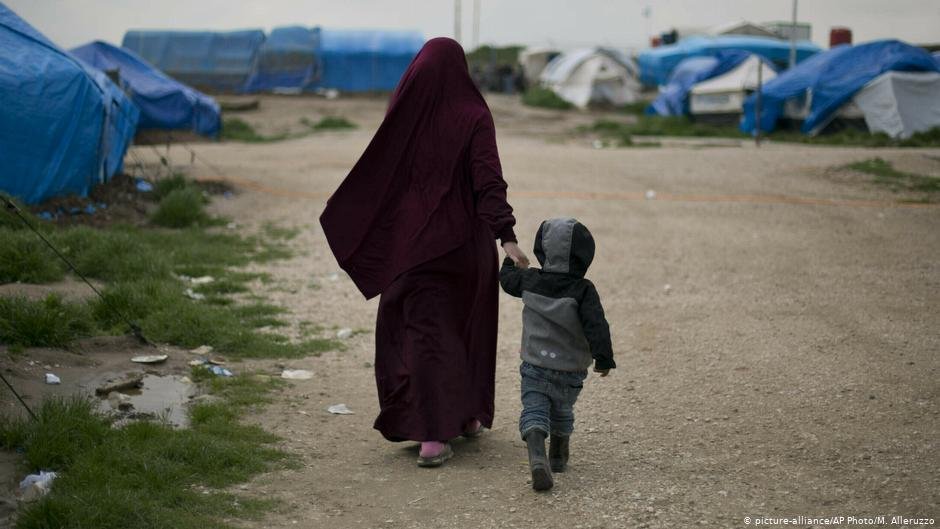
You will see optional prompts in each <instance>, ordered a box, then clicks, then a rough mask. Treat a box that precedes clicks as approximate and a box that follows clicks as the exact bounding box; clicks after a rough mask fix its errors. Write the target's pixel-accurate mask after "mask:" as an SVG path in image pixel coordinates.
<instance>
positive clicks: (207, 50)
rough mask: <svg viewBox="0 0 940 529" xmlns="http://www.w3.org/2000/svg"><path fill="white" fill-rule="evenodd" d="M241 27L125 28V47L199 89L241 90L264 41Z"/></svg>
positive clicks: (259, 34)
mask: <svg viewBox="0 0 940 529" xmlns="http://www.w3.org/2000/svg"><path fill="white" fill-rule="evenodd" d="M264 39H265V36H264V32H263V31H261V30H260V29H252V30H243V31H225V32H221V31H146V30H135V31H128V32H127V33H126V34H125V35H124V42H123V43H122V44H121V46H122V47H124V48H127V49H129V50H131V51H133V52H134V53H136V54H137V55H139V56H140V57H142V58H143V59H144V60H145V61H147V62H149V63H150V64H152V65H154V66H156V67H157V68H159V69H160V70H162V71H163V72H164V73H166V74H167V75H169V76H170V77H173V78H174V79H176V80H177V81H180V82H182V83H185V84H187V85H189V86H193V87H196V88H199V89H202V90H212V91H221V92H244V91H246V89H247V88H248V87H247V83H248V81H249V79H250V76H251V74H252V73H253V72H254V71H255V62H256V60H257V57H258V52H259V51H260V49H261V45H262V43H263V42H264Z"/></svg>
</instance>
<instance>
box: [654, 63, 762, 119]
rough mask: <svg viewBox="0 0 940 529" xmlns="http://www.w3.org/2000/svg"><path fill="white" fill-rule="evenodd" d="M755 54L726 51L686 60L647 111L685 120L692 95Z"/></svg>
mask: <svg viewBox="0 0 940 529" xmlns="http://www.w3.org/2000/svg"><path fill="white" fill-rule="evenodd" d="M750 56H751V54H750V53H748V52H746V51H741V50H723V51H720V52H718V53H717V54H715V55H714V56H706V57H689V58H687V59H683V60H682V62H680V63H679V65H678V66H676V68H675V69H674V70H673V71H672V75H670V77H669V83H668V84H667V85H666V86H664V87H662V88H660V89H659V96H657V97H656V99H655V100H654V101H653V103H652V104H650V106H649V107H647V109H646V113H647V114H656V115H660V116H684V115H686V114H688V113H689V91H690V90H692V87H693V86H695V85H696V84H698V83H701V82H702V81H707V80H709V79H711V78H712V77H718V76H719V75H722V74H724V73H727V72H729V71H731V70H733V69H734V68H735V67H737V66H738V65H739V64H741V63H742V62H744V61H745V60H746V59H747V58H748V57H750Z"/></svg>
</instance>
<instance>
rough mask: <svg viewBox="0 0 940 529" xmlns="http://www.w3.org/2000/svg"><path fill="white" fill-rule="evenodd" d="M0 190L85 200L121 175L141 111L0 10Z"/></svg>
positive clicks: (32, 198)
mask: <svg viewBox="0 0 940 529" xmlns="http://www.w3.org/2000/svg"><path fill="white" fill-rule="evenodd" d="M0 101H3V111H2V112H0V160H2V161H3V168H2V170H0V190H3V191H5V192H7V193H9V194H11V195H14V196H16V197H18V198H20V199H21V200H23V201H24V202H26V203H27V204H35V203H38V202H42V201H44V200H46V199H48V198H51V197H54V196H57V195H66V194H76V195H86V194H88V191H89V190H90V189H91V187H92V186H94V185H95V184H97V183H99V182H102V181H105V180H107V179H109V178H110V177H111V176H113V175H114V173H116V172H117V171H119V170H120V168H121V165H122V163H123V160H124V153H125V152H126V150H127V146H128V144H129V143H130V141H131V139H132V138H133V134H134V130H135V128H136V126H137V120H138V114H139V113H138V110H137V107H135V106H134V105H133V103H131V102H130V100H129V99H128V98H127V97H125V96H124V94H123V92H121V90H120V89H119V88H118V87H117V86H115V85H114V83H112V82H111V81H110V80H108V79H107V77H106V76H105V75H104V74H103V73H101V72H98V71H96V70H94V69H91V68H87V67H86V66H84V65H82V64H81V63H80V62H79V61H78V60H77V59H75V58H74V57H72V56H71V55H69V54H68V53H66V52H65V51H63V50H61V49H60V48H59V47H58V46H56V45H55V44H53V43H52V42H51V41H50V40H49V39H47V38H46V37H45V36H44V35H42V34H41V33H39V32H38V31H36V30H35V29H34V28H33V27H32V26H30V25H29V24H28V23H26V22H25V21H24V20H23V19H21V18H20V17H18V16H17V15H16V14H15V13H13V12H12V11H10V9H9V8H7V7H6V6H5V5H4V4H2V3H0Z"/></svg>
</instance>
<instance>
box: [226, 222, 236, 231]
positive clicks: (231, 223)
mask: <svg viewBox="0 0 940 529" xmlns="http://www.w3.org/2000/svg"><path fill="white" fill-rule="evenodd" d="M225 227H226V228H228V229H230V230H234V229H235V228H237V227H238V224H235V223H234V222H229V223H228V224H226V225H225Z"/></svg>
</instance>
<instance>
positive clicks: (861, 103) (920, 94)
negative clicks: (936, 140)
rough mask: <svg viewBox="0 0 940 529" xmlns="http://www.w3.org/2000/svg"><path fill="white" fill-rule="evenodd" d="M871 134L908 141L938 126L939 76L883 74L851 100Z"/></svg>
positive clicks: (924, 73) (906, 73) (929, 73)
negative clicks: (912, 136)
mask: <svg viewBox="0 0 940 529" xmlns="http://www.w3.org/2000/svg"><path fill="white" fill-rule="evenodd" d="M853 101H854V102H855V105H857V106H858V108H859V109H861V111H862V113H863V114H864V115H865V124H866V125H868V130H869V131H871V132H884V133H885V134H887V135H888V136H891V137H892V138H902V139H903V138H910V137H911V135H912V134H914V133H915V132H923V131H925V130H930V129H932V128H934V127H940V73H937V72H893V71H892V72H886V73H883V74H881V75H880V76H878V77H876V78H875V79H873V80H872V81H871V82H869V83H868V84H867V85H865V87H864V88H862V89H861V90H859V91H858V93H857V94H855V97H854V98H853Z"/></svg>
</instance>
